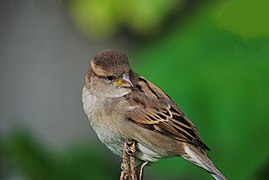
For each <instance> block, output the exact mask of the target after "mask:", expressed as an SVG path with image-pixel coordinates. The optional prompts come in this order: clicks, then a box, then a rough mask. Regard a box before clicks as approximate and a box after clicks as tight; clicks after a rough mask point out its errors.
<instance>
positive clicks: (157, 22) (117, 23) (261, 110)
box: [0, 0, 269, 180]
mask: <svg viewBox="0 0 269 180" xmlns="http://www.w3.org/2000/svg"><path fill="white" fill-rule="evenodd" d="M183 2H184V1H183V0H182V1H164V0H159V1H132V2H130V1H112V0H77V1H75V0H70V1H69V6H70V12H71V15H72V18H73V20H74V23H75V24H76V25H77V26H78V27H79V29H80V30H81V31H82V32H83V33H84V34H87V35H89V36H92V37H96V36H97V37H101V38H108V37H111V36H113V35H115V34H116V33H118V32H120V31H121V30H122V29H124V28H127V29H128V30H129V31H132V32H134V33H137V34H139V35H141V34H144V35H146V36H147V34H149V36H150V35H152V34H155V33H156V31H158V30H159V28H161V26H162V24H163V21H165V20H166V17H167V16H169V14H170V13H171V11H174V10H175V9H174V8H175V7H176V8H179V7H180V6H181V5H180V4H183ZM119 4H120V5H119ZM267 7H268V1H266V0H264V1H262V0H260V1H255V2H254V1H250V0H245V1H242V0H229V1H218V2H217V3H214V4H211V5H210V6H201V7H200V8H199V9H197V11H196V12H195V13H192V14H189V15H188V16H187V17H186V18H185V20H184V23H183V22H182V21H180V20H179V19H180V17H174V19H173V20H174V25H173V26H172V28H171V27H170V28H171V29H167V31H166V33H165V36H163V37H161V38H159V39H155V40H153V41H151V42H147V43H146V44H142V43H141V44H140V49H139V52H133V54H131V55H130V62H131V64H133V66H134V68H133V69H135V70H136V71H138V73H140V74H141V75H143V76H145V77H147V78H148V79H149V80H150V81H152V82H153V83H155V84H156V85H158V86H159V87H161V88H162V89H163V90H164V91H165V92H166V93H167V94H169V95H170V96H171V97H172V98H173V99H174V100H175V102H177V103H178V104H179V105H180V107H181V108H182V110H183V111H184V112H185V113H186V115H187V116H188V117H189V118H190V119H191V120H192V121H193V122H194V123H195V125H196V126H197V128H198V130H199V131H200V133H201V137H202V139H203V141H204V142H205V143H206V144H207V145H208V146H209V147H210V148H211V149H212V152H208V154H209V156H210V157H211V158H212V160H213V162H214V163H215V164H216V166H217V167H218V168H219V169H220V170H221V171H223V173H224V174H225V175H226V176H227V177H228V178H229V179H236V180H240V179H242V180H245V179H266V177H267V178H268V173H267V171H266V170H264V169H268V164H269V141H268V140H267V136H268V132H269V121H268V119H269V114H268V107H269V78H268V77H269V23H268V17H269V15H268V12H269V11H267ZM1 143H2V145H1V149H0V151H1V155H3V157H2V159H3V160H2V161H3V162H5V164H6V163H7V164H8V165H9V166H12V167H16V168H17V169H19V170H20V171H21V173H22V174H23V175H25V176H26V177H29V178H30V179H74V178H77V179H97V178H98V179H112V178H111V177H113V179H117V178H118V174H117V173H115V172H116V170H115V167H117V170H118V168H119V164H116V165H115V164H114V163H113V162H112V161H109V163H107V162H108V160H107V159H108V158H107V157H104V156H102V155H100V153H97V152H94V151H93V150H92V149H91V148H89V147H82V148H81V149H80V148H79V149H76V150H74V151H70V150H66V152H63V154H62V153H53V152H50V150H49V151H47V150H45V149H44V147H43V146H42V145H40V144H39V143H37V142H36V141H35V140H33V139H31V138H29V137H26V136H24V135H21V134H15V135H12V136H11V137H10V138H8V139H2V141H1ZM111 156H112V155H111ZM5 164H4V169H5V167H6V165H5ZM9 166H8V167H9ZM107 171H110V172H109V173H107ZM147 172H152V173H153V174H155V175H156V178H155V179H158V177H162V176H161V175H164V176H165V177H170V176H172V175H173V176H174V177H179V176H181V177H182V176H185V175H186V174H187V175H188V176H187V177H193V179H210V175H209V174H207V173H205V172H204V171H202V170H200V169H199V168H197V167H195V166H194V165H191V164H190V163H187V162H186V161H183V160H181V159H180V158H171V159H165V160H161V161H160V162H159V163H156V164H154V165H153V166H152V168H149V169H148V168H147V169H146V173H147ZM198 177H199V178H198Z"/></svg>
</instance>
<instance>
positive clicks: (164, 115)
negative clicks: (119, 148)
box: [126, 74, 209, 150]
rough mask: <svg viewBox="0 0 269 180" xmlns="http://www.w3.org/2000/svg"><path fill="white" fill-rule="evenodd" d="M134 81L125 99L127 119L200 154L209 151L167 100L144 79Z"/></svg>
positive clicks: (177, 109) (192, 125)
mask: <svg viewBox="0 0 269 180" xmlns="http://www.w3.org/2000/svg"><path fill="white" fill-rule="evenodd" d="M136 75H137V74H136ZM138 79H139V81H138V82H137V83H136V87H135V88H134V90H133V91H132V92H131V93H130V94H128V95H126V98H127V99H128V101H129V103H130V104H131V106H132V109H131V110H130V111H129V112H128V118H129V119H130V120H131V121H133V122H135V123H136V124H138V125H140V126H143V127H145V128H148V125H152V126H153V127H150V129H152V130H154V131H157V132H160V133H162V134H164V135H166V136H169V137H171V138H173V139H176V140H179V141H184V142H187V143H190V144H193V145H195V146H197V147H199V148H201V149H203V150H209V148H208V147H207V146H206V145H205V144H204V143H203V142H202V141H201V138H200V135H199V133H198V131H197V129H196V128H195V126H194V124H193V123H192V122H191V121H190V120H189V119H188V118H187V117H186V116H185V115H184V114H183V112H182V111H181V110H180V109H179V108H178V106H177V105H176V104H175V103H174V102H173V101H172V100H171V98H170V97H169V96H167V95H166V94H165V93H164V92H163V91H162V90H161V89H159V88H158V87H156V86H155V85H154V84H152V83H151V82H149V81H148V80H146V79H145V78H143V77H139V78H138Z"/></svg>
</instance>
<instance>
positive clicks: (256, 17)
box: [214, 0, 269, 38]
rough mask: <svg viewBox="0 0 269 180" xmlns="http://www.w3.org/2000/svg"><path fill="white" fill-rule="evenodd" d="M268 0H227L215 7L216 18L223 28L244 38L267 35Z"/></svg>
mask: <svg viewBox="0 0 269 180" xmlns="http://www.w3.org/2000/svg"><path fill="white" fill-rule="evenodd" d="M268 7H269V1H268V0H257V1H251V0H229V1H225V2H223V4H221V6H220V8H217V9H216V12H215V14H214V15H215V16H216V19H217V21H218V23H219V25H220V27H222V28H223V29H226V30H228V31H231V32H233V33H236V34H238V35H240V36H243V37H245V38H257V37H259V38H261V37H268V36H269V23H268V17H269V11H268Z"/></svg>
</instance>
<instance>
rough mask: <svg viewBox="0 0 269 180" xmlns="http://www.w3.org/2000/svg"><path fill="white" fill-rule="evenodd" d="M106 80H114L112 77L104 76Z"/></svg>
mask: <svg viewBox="0 0 269 180" xmlns="http://www.w3.org/2000/svg"><path fill="white" fill-rule="evenodd" d="M106 80H107V81H113V80H114V77H113V76H106Z"/></svg>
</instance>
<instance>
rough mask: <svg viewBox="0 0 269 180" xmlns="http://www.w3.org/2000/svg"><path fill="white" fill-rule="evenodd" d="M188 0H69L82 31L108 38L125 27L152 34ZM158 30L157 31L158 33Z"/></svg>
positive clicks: (142, 33)
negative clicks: (172, 12) (173, 11)
mask: <svg viewBox="0 0 269 180" xmlns="http://www.w3.org/2000/svg"><path fill="white" fill-rule="evenodd" d="M184 1H185V0H170V1H166V0H148V1H143V0H137V1H131V0H126V1H121V0H70V3H69V6H70V13H71V16H72V19H73V21H74V23H75V24H76V25H77V26H78V27H79V29H80V30H81V32H82V33H83V34H85V35H87V36H90V37H98V38H101V39H105V38H107V37H111V36H113V35H115V34H116V33H117V32H119V31H120V30H122V29H123V28H125V29H128V30H129V31H131V32H133V33H134V34H136V35H141V36H146V35H147V36H151V34H154V31H156V32H157V31H158V30H159V29H160V28H161V27H160V26H161V24H162V23H163V21H164V20H166V18H167V16H169V15H170V13H171V11H172V10H175V9H176V8H177V9H178V8H180V7H181V5H182V4H183V2H184ZM156 32H155V33H156Z"/></svg>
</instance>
